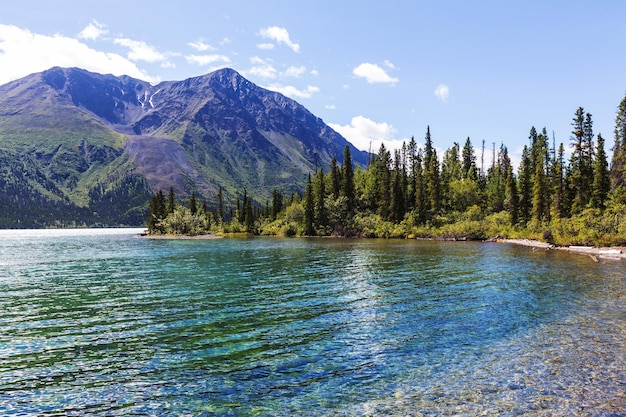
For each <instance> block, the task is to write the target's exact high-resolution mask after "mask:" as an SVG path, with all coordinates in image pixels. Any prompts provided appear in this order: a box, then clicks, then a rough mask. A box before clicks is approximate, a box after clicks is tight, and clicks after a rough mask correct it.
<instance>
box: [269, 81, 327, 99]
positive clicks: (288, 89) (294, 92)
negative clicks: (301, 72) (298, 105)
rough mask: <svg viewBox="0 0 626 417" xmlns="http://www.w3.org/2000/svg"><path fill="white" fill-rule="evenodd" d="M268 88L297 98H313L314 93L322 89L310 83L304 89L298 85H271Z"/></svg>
mask: <svg viewBox="0 0 626 417" xmlns="http://www.w3.org/2000/svg"><path fill="white" fill-rule="evenodd" d="M265 88H267V89H268V90H272V91H278V92H279V93H281V94H284V95H286V96H287V97H291V98H293V99H294V100H295V99H301V98H311V97H312V96H313V94H315V93H319V91H320V89H319V88H318V87H315V86H312V85H308V86H307V87H306V88H305V89H304V90H298V89H297V88H296V87H294V86H292V85H276V84H274V85H271V86H267V87H265Z"/></svg>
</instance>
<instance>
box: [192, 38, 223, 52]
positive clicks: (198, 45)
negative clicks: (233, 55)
mask: <svg viewBox="0 0 626 417" xmlns="http://www.w3.org/2000/svg"><path fill="white" fill-rule="evenodd" d="M187 45H189V46H191V47H192V48H193V49H195V50H196V51H198V52H206V51H216V50H217V49H216V48H215V47H213V46H211V45H209V44H208V43H204V42H203V41H202V40H197V41H196V42H189V43H188V44H187Z"/></svg>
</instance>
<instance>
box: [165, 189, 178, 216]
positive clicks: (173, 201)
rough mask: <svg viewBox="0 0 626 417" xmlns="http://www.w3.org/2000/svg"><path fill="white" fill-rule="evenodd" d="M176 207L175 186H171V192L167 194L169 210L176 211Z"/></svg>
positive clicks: (169, 211) (170, 211)
mask: <svg viewBox="0 0 626 417" xmlns="http://www.w3.org/2000/svg"><path fill="white" fill-rule="evenodd" d="M175 207H176V199H175V197H174V187H170V192H169V194H168V195H167V212H168V213H174V208H175Z"/></svg>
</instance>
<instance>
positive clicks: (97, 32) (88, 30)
mask: <svg viewBox="0 0 626 417" xmlns="http://www.w3.org/2000/svg"><path fill="white" fill-rule="evenodd" d="M107 33H109V30H108V29H107V26H106V25H103V24H102V23H98V22H97V21H96V20H94V21H92V22H91V23H90V24H88V25H87V26H86V27H85V28H84V29H83V30H82V31H81V32H80V33H79V34H78V39H85V40H91V41H95V40H96V39H98V38H100V37H101V36H103V35H106V34H107Z"/></svg>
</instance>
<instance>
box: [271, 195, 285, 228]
mask: <svg viewBox="0 0 626 417" xmlns="http://www.w3.org/2000/svg"><path fill="white" fill-rule="evenodd" d="M282 210H283V194H282V193H281V192H280V191H279V190H277V189H276V188H274V191H272V220H276V218H277V217H278V214H279V213H280V212H281V211H282Z"/></svg>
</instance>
